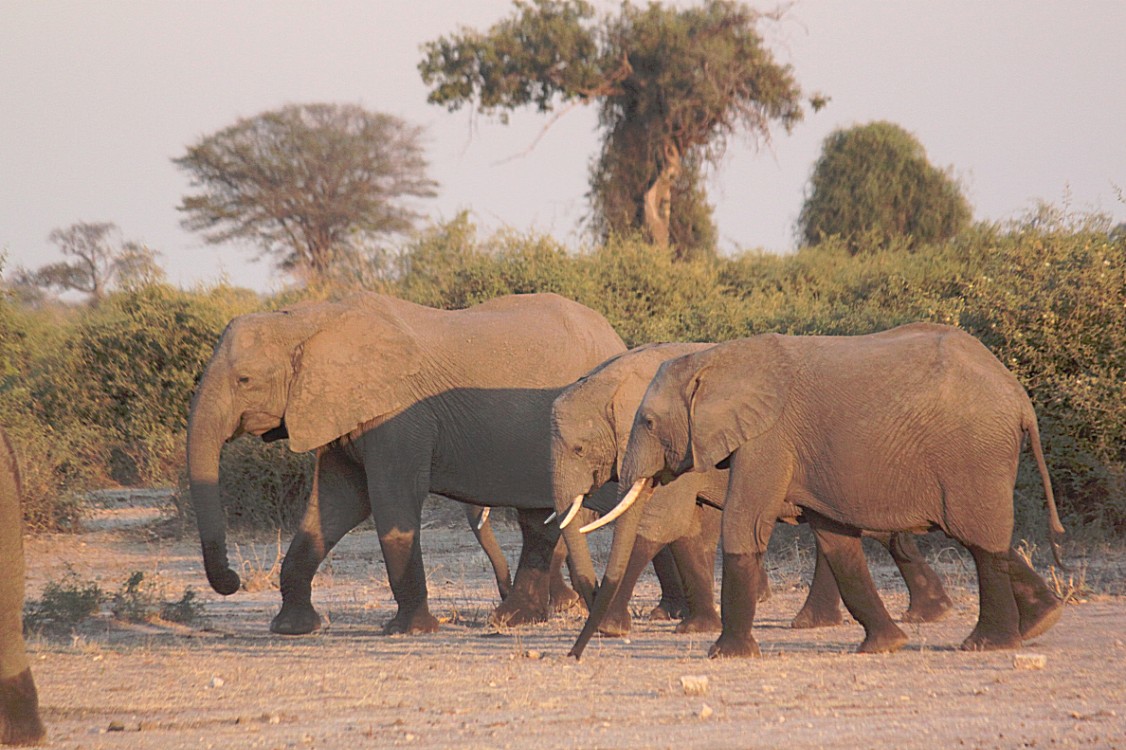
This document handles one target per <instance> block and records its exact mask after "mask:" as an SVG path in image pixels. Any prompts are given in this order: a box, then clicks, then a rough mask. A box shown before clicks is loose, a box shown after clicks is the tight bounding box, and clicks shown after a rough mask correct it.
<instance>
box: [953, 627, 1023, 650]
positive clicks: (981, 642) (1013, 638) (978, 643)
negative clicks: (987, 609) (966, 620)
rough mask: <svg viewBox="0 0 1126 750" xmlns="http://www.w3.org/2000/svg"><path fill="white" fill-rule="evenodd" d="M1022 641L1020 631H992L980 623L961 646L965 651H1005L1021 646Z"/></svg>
mask: <svg viewBox="0 0 1126 750" xmlns="http://www.w3.org/2000/svg"><path fill="white" fill-rule="evenodd" d="M1020 642H1021V638H1020V633H1005V632H1000V631H998V632H993V633H990V632H988V629H986V628H983V627H981V626H980V625H979V626H978V627H976V628H974V631H973V632H972V633H970V634H969V636H968V637H967V638H966V640H964V641H962V645H961V646H960V647H959V648H961V649H962V650H963V651H1004V650H1011V649H1016V648H1020Z"/></svg>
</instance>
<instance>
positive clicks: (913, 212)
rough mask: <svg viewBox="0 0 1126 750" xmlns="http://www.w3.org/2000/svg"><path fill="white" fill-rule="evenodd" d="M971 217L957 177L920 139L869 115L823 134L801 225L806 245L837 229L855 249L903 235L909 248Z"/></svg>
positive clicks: (961, 225) (941, 237) (952, 232)
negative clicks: (936, 162)
mask: <svg viewBox="0 0 1126 750" xmlns="http://www.w3.org/2000/svg"><path fill="white" fill-rule="evenodd" d="M969 221H970V207H969V204H968V203H967V202H966V199H965V197H963V195H962V192H961V190H960V189H959V187H958V184H957V183H956V182H955V181H954V180H953V179H952V178H951V177H950V176H949V175H948V174H947V173H945V172H943V171H941V170H939V169H937V168H935V167H933V166H931V164H930V163H929V162H928V161H927V156H926V152H925V151H924V150H923V146H922V144H920V143H919V141H918V140H917V139H916V138H915V137H914V136H913V135H911V134H910V133H908V132H907V131H906V130H904V129H903V128H901V127H899V126H898V125H894V124H892V123H889V122H873V123H869V124H867V125H859V126H856V127H852V128H848V129H842V130H837V131H834V132H833V133H831V134H830V135H829V136H828V137H827V138H826V139H825V143H824V144H823V146H822V151H821V157H820V158H819V159H818V160H817V163H816V164H815V165H814V167H813V174H812V176H811V177H810V181H809V188H808V194H807V196H806V199H805V203H804V204H803V205H802V209H801V214H800V215H799V216H798V230H799V232H800V234H801V237H802V238H803V239H804V241H805V242H806V243H808V244H809V245H816V244H818V243H820V242H822V241H823V240H824V239H825V238H827V237H832V236H835V235H839V236H841V237H843V238H845V240H846V241H847V242H848V243H849V248H850V250H851V251H852V252H854V253H855V252H858V251H859V250H860V249H861V248H862V247H865V246H886V245H887V244H889V243H892V242H893V241H896V240H900V241H901V240H902V239H903V238H909V240H910V241H908V242H907V243H906V246H908V247H910V246H911V245H912V244H913V243H918V244H925V243H929V242H936V241H940V240H945V239H948V238H950V237H953V236H954V235H956V234H957V233H958V232H960V231H962V230H963V229H965V228H966V226H967V225H968V224H969Z"/></svg>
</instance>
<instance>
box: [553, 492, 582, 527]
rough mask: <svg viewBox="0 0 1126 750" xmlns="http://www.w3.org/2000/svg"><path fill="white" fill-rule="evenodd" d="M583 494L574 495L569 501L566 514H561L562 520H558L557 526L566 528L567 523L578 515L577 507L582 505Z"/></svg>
mask: <svg viewBox="0 0 1126 750" xmlns="http://www.w3.org/2000/svg"><path fill="white" fill-rule="evenodd" d="M584 497H585V495H575V499H574V500H572V501H571V509H570V510H569V511H567V515H565V516H563V520H562V521H560V522H559V528H561V529H565V528H567V524H569V523H571V521H574V520H575V516H576V515H578V512H579V509H580V508H582V507H583V498H584Z"/></svg>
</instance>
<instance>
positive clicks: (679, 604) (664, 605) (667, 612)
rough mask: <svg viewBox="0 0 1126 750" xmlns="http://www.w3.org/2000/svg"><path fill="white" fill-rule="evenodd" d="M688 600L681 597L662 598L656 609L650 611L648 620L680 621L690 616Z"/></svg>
mask: <svg viewBox="0 0 1126 750" xmlns="http://www.w3.org/2000/svg"><path fill="white" fill-rule="evenodd" d="M688 611H689V610H688V600H687V599H683V598H680V597H661V601H660V602H658V603H657V606H656V607H653V609H651V610H649V614H648V619H650V620H653V621H656V622H660V621H664V620H679V619H680V618H682V617H686V616H687V615H688Z"/></svg>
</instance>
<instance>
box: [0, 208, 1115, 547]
mask: <svg viewBox="0 0 1126 750" xmlns="http://www.w3.org/2000/svg"><path fill="white" fill-rule="evenodd" d="M1057 219H1058V217H1057ZM854 242H855V239H854V240H853V243H854ZM854 251H855V247H853V246H852V245H850V244H846V243H845V242H844V241H843V240H837V239H828V240H826V241H825V242H823V243H821V244H820V245H818V246H816V247H814V248H805V249H802V250H800V251H798V252H797V253H795V254H793V255H789V256H776V255H769V254H759V253H745V254H742V255H739V256H737V257H734V258H729V259H702V260H698V261H692V262H682V263H674V262H673V261H672V260H671V259H670V258H669V257H668V255H667V254H666V253H664V252H662V251H660V250H659V249H656V248H654V247H651V246H649V245H647V244H645V243H642V242H639V241H632V240H616V241H611V242H608V243H606V244H605V245H603V246H600V247H597V248H592V249H589V250H586V251H582V252H578V253H575V252H569V251H568V250H567V249H566V248H564V247H563V246H561V245H559V244H558V243H557V242H555V241H553V240H551V239H550V238H546V237H542V236H535V235H531V236H529V235H520V234H515V233H501V234H499V235H496V236H494V237H490V238H486V239H481V238H480V237H478V235H477V233H476V231H475V229H474V227H473V226H472V225H471V224H470V223H469V221H468V220H467V219H466V218H465V217H464V216H461V217H458V218H456V219H454V220H453V221H451V222H449V223H447V224H445V225H441V226H437V227H434V228H432V229H431V230H429V231H428V232H426V233H423V234H422V235H420V236H419V237H418V238H417V239H416V240H415V241H414V242H413V244H411V245H410V246H409V247H407V248H406V249H405V250H404V251H403V253H402V255H401V256H400V257H399V259H398V267H397V270H396V272H395V273H393V274H391V275H390V277H385V278H384V280H383V281H382V282H381V290H382V291H387V292H390V293H393V294H397V295H399V296H402V297H405V298H408V299H413V300H415V301H418V302H421V303H424V304H428V305H432V306H439V307H448V308H456V307H465V306H468V305H471V304H474V303H476V302H479V301H482V300H484V299H488V298H490V297H493V296H496V295H499V294H508V293H519V292H535V291H552V292H557V293H559V294H562V295H564V296H567V297H570V298H573V299H576V300H578V301H580V302H582V303H584V304H586V305H588V306H590V307H592V308H594V309H597V310H599V311H601V312H603V313H604V314H605V315H606V316H607V318H608V319H609V320H610V322H611V323H612V324H613V325H614V326H615V328H616V329H617V330H618V331H619V333H620V334H621V335H622V337H623V339H625V341H626V342H627V344H629V345H630V346H636V345H638V344H642V343H645V342H649V341H662V340H664V341H672V340H695V341H719V340H725V339H730V338H735V337H739V336H745V335H751V334H754V333H759V332H764V331H783V332H790V333H800V334H859V333H866V332H870V331H875V330H881V329H884V328H888V327H891V326H894V325H897V324H901V323H906V322H909V321H914V320H931V321H936V322H943V323H949V324H952V325H957V326H960V327H962V328H964V329H965V330H967V331H969V332H970V333H972V334H974V335H975V336H978V337H979V338H980V339H981V340H982V341H984V342H985V343H986V344H987V345H988V346H989V347H990V348H991V349H992V350H993V351H994V352H995V353H996V354H997V356H998V357H999V358H1000V359H1001V360H1002V361H1003V362H1004V363H1005V364H1006V365H1008V366H1009V367H1010V368H1011V369H1012V370H1013V371H1014V372H1015V373H1016V374H1017V375H1018V377H1019V378H1020V379H1021V381H1022V382H1023V383H1024V384H1025V385H1026V386H1027V387H1028V389H1029V391H1030V393H1031V395H1032V398H1033V401H1034V403H1035V404H1036V407H1037V411H1038V413H1039V415H1040V427H1041V433H1042V436H1043V441H1044V444H1045V447H1046V449H1047V452H1048V460H1049V464H1050V468H1051V470H1052V475H1053V479H1054V482H1055V486H1056V490H1057V496H1058V499H1059V501H1060V505H1061V507H1062V509H1063V511H1064V513H1065V516H1066V517H1069V520H1070V522H1071V524H1072V525H1073V526H1074V525H1075V524H1076V523H1080V524H1083V525H1086V526H1087V527H1088V528H1093V529H1104V530H1106V531H1108V532H1111V533H1115V534H1118V535H1121V534H1123V533H1126V237H1124V236H1122V235H1118V236H1115V237H1114V238H1113V239H1111V235H1110V234H1109V233H1108V232H1107V231H1106V227H1104V226H1100V225H1097V224H1092V223H1091V222H1089V221H1084V222H1072V223H1068V222H1066V221H1059V220H1052V221H1045V220H1043V217H1042V216H1041V217H1037V219H1036V220H1035V221H1029V222H1026V223H1025V224H1023V225H1019V226H1014V227H996V226H981V227H976V228H974V229H972V230H969V231H967V232H964V233H962V234H961V235H959V236H958V237H956V238H954V239H953V240H950V241H948V242H945V243H941V244H937V245H923V246H918V245H915V246H913V247H912V248H911V249H910V251H908V250H907V248H906V246H904V245H899V244H896V243H895V242H892V243H888V242H885V241H882V240H881V241H880V242H879V243H878V244H876V245H873V246H872V247H868V248H863V251H862V252H854ZM343 293H345V292H344V291H342V290H339V291H334V290H325V289H320V290H318V291H317V292H316V294H318V295H326V294H328V295H334V294H343ZM297 296H298V295H295V294H293V293H289V294H287V295H286V296H285V297H284V298H275V299H273V300H259V299H257V298H255V297H254V296H253V295H250V294H248V293H243V292H239V291H237V290H231V289H229V288H226V287H220V288H217V289H212V290H203V291H196V292H184V291H177V290H173V289H170V288H168V287H165V286H151V287H144V288H141V289H136V290H133V291H130V292H121V293H118V294H115V295H113V296H111V297H110V298H108V299H107V300H106V301H105V302H104V303H103V304H102V305H100V306H99V307H98V308H95V309H90V310H69V311H62V312H58V311H36V312H31V311H27V310H24V309H21V308H18V307H16V306H15V304H14V303H13V302H10V301H8V302H5V301H2V300H0V336H2V337H3V339H2V340H3V346H2V347H0V423H5V424H8V425H9V429H10V431H11V432H12V433H13V437H14V438H15V440H16V442H17V445H19V446H20V448H21V450H22V452H23V456H24V460H23V465H24V467H25V474H30V475H31V481H30V482H29V494H30V495H32V502H31V503H29V519H30V520H31V522H32V523H33V525H36V526H39V527H50V526H54V525H58V524H59V523H60V522H61V521H62V520H64V519H65V516H66V512H67V509H68V507H69V506H68V505H67V504H66V503H65V502H60V501H59V498H63V499H65V498H67V497H70V496H71V495H72V494H73V492H75V491H77V490H80V489H82V488H85V487H89V486H92V485H96V484H104V483H106V482H109V481H112V480H117V481H139V482H146V483H170V482H173V481H174V480H175V478H176V475H177V472H178V471H179V469H180V467H181V465H182V455H183V432H184V425H185V418H186V414H187V408H188V403H189V400H190V395H191V391H192V388H193V384H194V381H195V379H196V378H198V376H199V375H200V374H201V372H202V368H203V365H204V363H205V362H206V360H207V358H208V357H209V356H210V354H211V350H212V347H213V345H214V343H215V341H216V340H217V338H218V336H219V334H220V332H221V330H222V328H223V325H224V324H225V323H226V321H227V320H228V319H229V318H230V317H232V316H233V315H235V314H238V313H241V312H245V311H248V310H250V309H252V308H256V307H267V306H271V307H272V306H275V305H278V304H281V303H282V302H288V301H293V299H295V298H296V297H297ZM1030 463H1031V462H1025V464H1030ZM308 467H309V462H308V460H307V457H298V456H293V455H292V454H288V453H287V451H286V450H285V449H284V446H281V445H279V446H263V445H262V444H260V443H258V442H257V441H252V440H248V439H244V440H242V441H236V442H235V443H232V444H231V445H229V446H228V447H227V448H226V449H225V451H224V456H223V475H224V477H225V478H228V477H230V478H233V479H232V480H231V481H229V482H227V487H225V489H224V492H225V493H226V495H225V498H226V499H225V502H226V503H227V506H228V514H229V516H231V517H232V521H235V522H238V521H239V520H242V521H245V522H250V523H265V524H266V525H271V524H283V525H288V524H291V523H293V521H294V520H295V519H296V518H297V516H298V514H299V512H300V509H301V507H302V506H303V503H304V497H305V494H306V493H307V487H308V485H307V482H308V471H309V468H308ZM1018 499H1019V500H1020V502H1021V503H1022V506H1027V507H1024V508H1023V511H1024V513H1025V515H1026V516H1027V515H1029V514H1031V515H1035V514H1036V513H1037V512H1038V511H1037V509H1038V508H1039V507H1040V506H1041V504H1042V492H1041V491H1040V490H1039V488H1038V485H1037V482H1036V480H1035V477H1034V476H1031V475H1030V476H1028V477H1024V476H1022V480H1021V484H1020V485H1019V486H1018Z"/></svg>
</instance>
